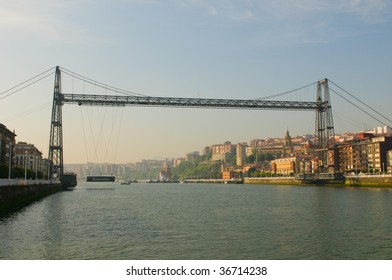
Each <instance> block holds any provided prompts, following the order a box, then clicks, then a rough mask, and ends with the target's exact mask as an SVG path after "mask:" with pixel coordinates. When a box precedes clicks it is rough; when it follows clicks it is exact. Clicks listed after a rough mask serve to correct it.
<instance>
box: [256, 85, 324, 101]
mask: <svg viewBox="0 0 392 280" xmlns="http://www.w3.org/2000/svg"><path fill="white" fill-rule="evenodd" d="M315 84H317V82H313V83H311V84H309V85H306V86H303V87H299V88H296V89H292V90H288V91H285V92H282V93H278V94H274V95H270V96H266V97H260V98H256V100H265V99H271V98H275V97H279V96H282V95H285V94H289V93H292V92H294V91H299V90H301V89H304V88H307V87H310V86H313V85H315Z"/></svg>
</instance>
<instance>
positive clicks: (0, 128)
mask: <svg viewBox="0 0 392 280" xmlns="http://www.w3.org/2000/svg"><path fill="white" fill-rule="evenodd" d="M15 137H16V134H15V133H14V132H12V131H10V130H9V129H8V128H7V127H6V126H5V125H3V124H1V123H0V164H3V165H7V166H8V165H9V163H10V160H11V164H12V155H13V154H14V151H15Z"/></svg>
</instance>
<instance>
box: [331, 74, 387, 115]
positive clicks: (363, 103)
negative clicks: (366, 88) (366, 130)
mask: <svg viewBox="0 0 392 280" xmlns="http://www.w3.org/2000/svg"><path fill="white" fill-rule="evenodd" d="M329 82H331V83H332V84H333V85H335V86H336V87H338V88H339V89H340V90H342V91H343V92H345V93H347V94H348V95H350V96H351V97H352V98H354V99H355V100H356V101H358V102H359V103H361V104H362V105H364V106H366V107H367V108H369V109H370V110H372V111H373V112H375V113H376V114H378V115H379V116H381V117H382V118H384V119H386V120H387V121H389V122H390V123H392V120H390V119H389V118H387V117H386V116H384V115H383V114H381V113H379V112H377V110H375V109H373V108H372V107H370V106H369V105H367V104H366V103H365V102H362V101H361V100H360V99H359V98H357V97H355V96H354V95H353V94H351V93H349V92H348V91H347V90H345V89H343V88H342V87H340V86H339V85H337V84H336V83H334V82H333V81H331V80H329Z"/></svg>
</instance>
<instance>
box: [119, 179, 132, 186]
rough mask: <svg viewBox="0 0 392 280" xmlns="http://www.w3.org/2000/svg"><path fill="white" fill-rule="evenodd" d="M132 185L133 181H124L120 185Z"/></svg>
mask: <svg viewBox="0 0 392 280" xmlns="http://www.w3.org/2000/svg"><path fill="white" fill-rule="evenodd" d="M130 184H131V181H125V180H124V181H122V182H121V183H120V185H130Z"/></svg>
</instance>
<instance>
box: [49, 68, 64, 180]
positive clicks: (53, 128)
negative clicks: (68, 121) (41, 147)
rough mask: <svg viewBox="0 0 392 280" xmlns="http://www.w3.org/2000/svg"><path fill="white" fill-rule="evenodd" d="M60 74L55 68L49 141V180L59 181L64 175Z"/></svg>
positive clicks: (58, 69)
mask: <svg viewBox="0 0 392 280" xmlns="http://www.w3.org/2000/svg"><path fill="white" fill-rule="evenodd" d="M62 106H63V102H62V94H61V72H60V67H59V66H57V67H56V72H55V77H54V91H53V106H52V119H51V121H50V139H49V179H51V180H52V179H57V180H59V179H61V178H62V176H63V174H64V163H63V121H62Z"/></svg>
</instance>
